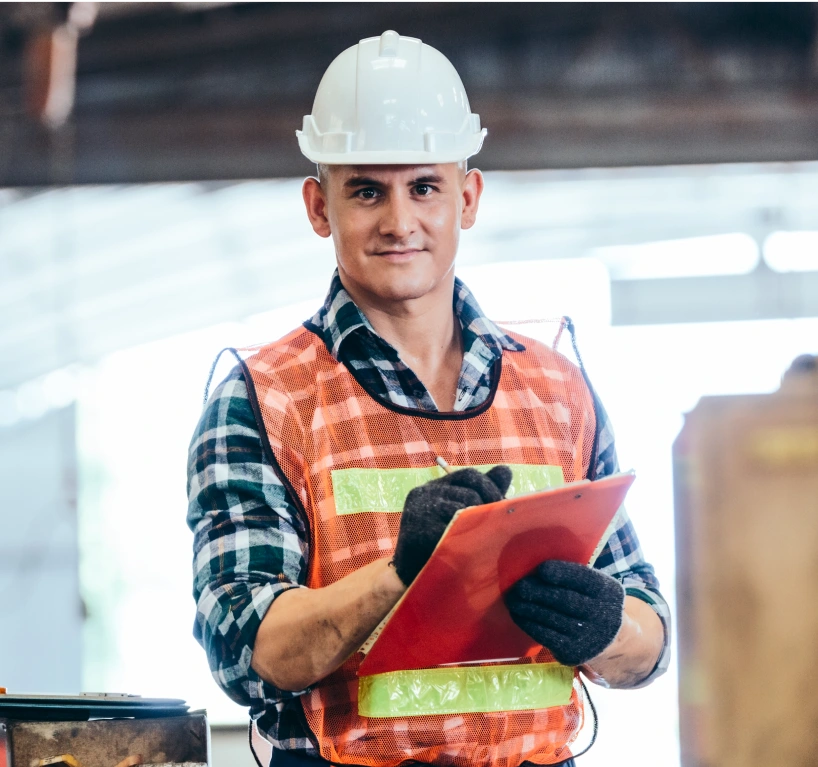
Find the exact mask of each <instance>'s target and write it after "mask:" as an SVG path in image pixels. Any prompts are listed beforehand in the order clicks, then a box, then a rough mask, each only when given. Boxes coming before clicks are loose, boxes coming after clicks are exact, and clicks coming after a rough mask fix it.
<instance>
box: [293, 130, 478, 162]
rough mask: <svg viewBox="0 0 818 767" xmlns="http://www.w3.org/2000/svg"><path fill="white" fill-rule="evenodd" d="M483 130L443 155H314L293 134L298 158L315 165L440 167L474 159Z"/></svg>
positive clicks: (300, 136) (302, 139)
mask: <svg viewBox="0 0 818 767" xmlns="http://www.w3.org/2000/svg"><path fill="white" fill-rule="evenodd" d="M486 133H487V131H486V129H485V128H483V129H482V130H481V131H480V133H478V134H476V135H475V136H473V137H472V141H471V142H469V144H470V145H469V146H467V147H462V146H461V147H458V148H457V149H456V150H450V151H447V152H442V151H439V152H425V151H383V152H355V151H352V152H318V151H315V150H314V149H313V148H312V147H311V146H310V141H309V138H308V137H307V136H306V135H305V134H304V132H303V131H300V130H297V131H296V132H295V134H296V136H298V146H299V148H300V149H301V152H302V154H303V155H304V156H305V157H306V158H307V159H308V160H310V161H311V162H314V163H315V164H316V165H442V164H444V163H450V162H462V161H463V160H467V159H468V158H469V157H473V156H474V155H476V154H477V153H478V152H479V151H480V149H481V147H482V146H483V139H484V138H485V136H486Z"/></svg>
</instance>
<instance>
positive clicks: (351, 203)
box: [188, 32, 669, 767]
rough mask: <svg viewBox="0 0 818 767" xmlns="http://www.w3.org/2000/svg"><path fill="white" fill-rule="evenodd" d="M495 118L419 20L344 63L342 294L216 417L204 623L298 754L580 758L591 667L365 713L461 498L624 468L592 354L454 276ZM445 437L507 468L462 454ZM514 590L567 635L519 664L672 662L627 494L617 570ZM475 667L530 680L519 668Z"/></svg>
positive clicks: (620, 682)
mask: <svg viewBox="0 0 818 767" xmlns="http://www.w3.org/2000/svg"><path fill="white" fill-rule="evenodd" d="M484 135H485V131H484V130H482V129H481V127H480V121H479V117H478V116H477V115H474V114H471V112H470V109H469V104H468V100H467V98H466V94H465V92H464V90H463V86H462V83H461V82H460V78H459V77H458V75H457V73H456V72H455V71H454V68H453V67H452V66H451V64H450V63H449V62H448V60H447V59H445V58H444V57H443V56H442V55H441V54H440V53H439V52H438V51H436V50H434V49H433V48H430V47H429V46H426V45H423V44H422V43H421V42H420V41H419V40H415V39H413V38H405V37H400V36H398V35H397V34H396V33H395V32H386V33H384V34H383V35H381V37H380V38H371V39H368V40H363V41H361V42H360V43H359V45H357V46H354V47H353V48H350V49H348V50H347V51H345V52H344V53H342V54H341V55H340V56H339V57H338V58H337V59H336V60H335V61H334V62H333V63H332V64H331V66H330V68H329V69H328V70H327V73H326V74H325V75H324V78H323V80H322V81H321V84H320V86H319V88H318V92H317V95H316V99H315V104H314V107H313V114H312V115H309V116H307V117H305V118H304V130H303V131H301V132H298V136H299V142H300V145H301V149H302V151H303V152H304V154H305V155H306V156H307V157H308V158H310V159H311V160H312V161H314V162H315V163H316V164H317V165H318V168H319V173H318V178H317V179H316V178H308V179H307V180H306V181H305V182H304V186H303V197H304V203H305V206H306V210H307V215H308V216H309V219H310V222H311V224H312V226H313V229H314V230H315V232H316V233H317V234H318V235H320V236H322V237H332V239H333V243H334V246H335V252H336V256H337V262H338V269H337V272H336V274H335V276H334V277H333V280H332V284H331V286H330V291H329V294H328V296H327V299H326V301H325V303H324V306H323V307H322V308H321V309H320V310H319V311H318V312H317V313H316V315H315V316H314V317H313V318H312V319H310V320H308V321H307V322H305V323H304V325H303V326H302V327H300V328H298V329H296V330H294V331H293V332H292V333H290V334H289V335H288V336H286V337H285V338H283V339H281V340H280V341H278V342H276V343H273V344H270V345H268V346H265V347H262V348H260V349H256V350H253V352H252V353H251V354H250V356H249V357H248V358H247V359H246V360H243V361H242V362H241V364H240V365H239V366H237V367H236V368H235V369H234V370H233V372H232V373H231V374H230V376H229V377H228V378H227V380H226V381H224V382H223V383H222V384H221V385H220V386H219V387H218V389H217V390H216V391H215V392H214V394H213V396H212V398H211V399H210V401H209V403H208V405H207V407H206V409H205V411H204V413H203V415H202V419H201V421H200V423H199V425H198V428H197V430H196V433H195V435H194V438H193V442H192V445H191V451H190V466H189V498H190V508H189V515H188V522H189V524H190V526H191V528H192V529H193V530H194V532H195V543H194V548H195V561H194V572H195V596H196V599H197V605H198V613H197V623H196V629H195V631H196V636H197V638H198V639H199V641H200V642H201V643H202V644H203V646H204V648H205V650H206V651H207V655H208V658H209V661H210V664H211V669H212V671H213V674H214V676H215V678H216V680H217V682H218V683H219V684H220V685H221V686H222V687H223V689H224V690H225V691H226V692H227V693H228V695H230V696H231V697H232V698H233V699H234V700H236V701H238V702H239V703H241V704H243V705H247V706H250V709H251V715H252V716H253V717H254V718H256V719H257V721H258V726H259V729H260V730H261V731H262V732H263V733H264V734H266V736H267V737H268V738H269V739H270V741H271V742H272V744H273V749H274V750H273V764H274V765H276V766H277V767H278V766H279V765H296V764H301V765H305V766H308V765H313V766H318V765H321V764H322V763H327V762H332V763H335V764H353V765H368V766H369V767H394V766H395V765H398V764H400V763H401V762H413V761H414V762H421V763H431V764H440V765H458V766H461V765H462V767H466V765H481V767H489V766H492V767H493V766H494V765H497V766H498V767H518V765H520V764H522V763H523V762H526V761H529V762H532V763H535V764H557V763H559V764H573V761H572V759H571V751H570V744H571V743H572V742H573V741H574V739H575V738H576V734H577V732H578V730H579V728H580V727H581V725H582V721H583V717H582V694H581V687H580V685H579V674H578V672H577V671H575V672H574V682H573V684H572V685H569V688H568V690H567V691H565V698H564V699H562V700H561V701H560V702H559V703H553V702H552V703H553V704H552V703H548V704H545V703H543V699H541V698H537V694H536V693H532V695H533V697H530V698H529V697H526V696H527V695H529V692H530V691H525V690H522V689H521V690H515V691H514V692H515V694H519V695H520V696H522V697H520V698H518V699H517V703H516V704H515V705H513V706H511V707H512V708H513V709H514V710H511V711H506V710H488V711H486V710H483V709H479V708H476V707H475V705H474V703H473V701H470V700H467V699H466V698H467V697H468V696H467V695H464V694H463V691H462V690H454V689H452V690H446V691H444V693H445V694H444V695H443V697H446V695H449V699H448V702H447V705H446V708H445V710H443V709H441V707H440V700H441V696H440V695H437V696H435V695H432V696H431V697H430V696H429V695H428V694H427V693H428V692H429V691H430V690H432V689H433V688H434V682H433V681H432V677H430V676H424V673H425V672H422V671H421V672H413V673H415V676H413V677H412V680H413V681H412V683H411V684H409V685H403V686H401V685H400V675H399V674H398V675H396V676H395V677H394V678H390V680H389V681H390V683H391V682H394V683H395V684H396V685H397V686H396V687H395V688H394V689H396V690H398V689H400V691H401V692H400V694H401V695H402V696H406V697H407V698H408V700H407V699H403V700H401V706H402V708H401V710H400V712H398V711H397V709H396V710H395V711H384V712H381V713H382V715H380V716H378V717H363V716H361V715H359V713H358V703H359V700H358V696H359V694H363V693H362V691H361V689H359V685H358V682H357V677H356V670H357V668H358V666H359V664H360V661H361V657H362V656H361V654H360V653H359V652H358V651H359V649H360V647H361V645H362V644H363V643H364V641H365V640H366V638H367V637H368V636H369V635H370V633H371V632H372V631H373V629H375V627H376V626H377V625H378V623H379V622H380V621H381V620H382V619H383V618H384V617H385V616H386V615H387V613H388V612H389V610H390V609H391V608H392V607H393V606H394V605H395V604H396V602H397V601H398V599H400V597H401V595H402V594H403V593H404V591H405V590H406V588H407V586H408V585H409V584H410V583H411V582H412V580H413V579H414V577H415V576H416V575H417V574H418V572H419V571H420V569H421V568H422V567H423V565H424V563H425V562H426V561H427V559H428V557H429V556H430V554H431V552H432V550H433V549H434V546H435V545H436V543H437V542H438V540H439V539H440V536H441V535H442V532H443V530H444V528H445V526H446V524H447V523H448V521H449V520H450V519H451V516H452V515H453V513H454V512H455V511H456V510H457V509H459V508H463V507H465V506H471V505H476V504H480V503H487V502H491V501H496V500H499V499H500V498H502V497H503V496H504V494H505V493H506V492H507V491H508V488H509V484H510V482H512V481H514V473H515V471H516V472H517V474H518V475H521V474H522V473H524V472H531V471H533V472H534V473H535V474H536V472H538V471H541V470H542V471H543V472H545V471H546V470H547V471H556V472H558V473H559V474H560V475H561V476H563V477H564V479H565V481H573V480H578V479H582V478H584V477H590V478H599V477H602V476H605V475H608V474H611V473H613V472H615V471H617V462H616V456H615V451H614V445H613V436H612V432H611V430H610V426H609V425H608V422H607V417H606V415H605V412H604V410H603V408H602V406H601V405H600V403H599V402H598V401H597V400H596V398H595V397H594V395H593V392H592V391H591V390H590V387H589V386H588V384H587V380H586V378H585V376H584V373H583V372H582V371H581V370H580V369H579V368H577V367H576V366H575V365H573V364H571V363H570V362H569V361H568V360H567V359H566V358H565V357H563V356H562V355H560V354H558V353H557V352H554V351H553V350H551V349H550V348H549V347H546V346H543V345H541V344H539V343H537V342H535V341H532V340H531V339H526V338H523V337H521V336H517V335H512V334H507V333H503V332H502V331H500V330H499V329H498V328H497V327H496V326H495V325H494V324H493V323H492V322H491V321H490V320H488V319H487V318H486V317H485V316H484V315H483V314H482V312H481V311H480V308H479V306H478V304H477V302H476V301H475V299H474V297H473V296H472V295H471V294H470V292H469V291H468V289H467V288H466V286H465V285H463V283H461V282H460V281H459V280H456V279H455V277H454V260H455V255H456V253H457V246H458V241H459V234H460V231H461V229H466V228H469V227H471V226H472V225H473V224H474V222H475V220H476V215H477V211H478V206H479V202H480V195H481V193H482V190H483V177H482V175H481V174H480V172H479V171H478V170H470V171H467V169H466V160H467V158H468V157H470V156H472V155H474V154H475V153H476V152H478V151H479V149H480V146H481V144H482V141H483V137H484ZM437 457H442V458H444V459H445V460H446V461H448V463H449V464H451V465H452V467H473V466H476V465H480V466H485V465H492V466H494V468H492V469H490V470H489V471H487V472H486V473H483V472H482V471H478V470H476V469H474V468H460V469H459V470H457V471H454V472H453V473H452V474H450V475H445V476H444V475H443V472H442V471H441V470H440V469H438V468H437V467H436V459H437ZM543 476H544V475H543ZM395 477H400V478H401V479H400V481H399V482H397V485H396V480H395ZM407 478H408V479H407ZM407 483H409V486H411V487H414V489H411V490H410V491H409V492H408V493H407V490H408V487H407ZM541 486H542V485H541ZM396 487H397V488H398V489H395V488H396ZM401 488H402V489H401ZM350 491H351V492H352V495H353V496H354V497H355V499H357V500H354V501H349V497H348V496H349V492H350ZM387 496H388V498H387ZM396 498H397V500H396ZM396 503H397V504H398V505H397V508H395V505H396ZM395 511H398V512H400V511H402V513H400V514H396V513H394V512H395ZM506 604H507V606H508V609H509V612H510V614H511V616H512V618H513V619H514V620H515V622H516V623H517V625H518V626H520V628H522V629H523V630H524V631H526V632H527V633H528V634H529V635H530V636H531V637H533V638H534V639H535V640H536V641H537V642H538V643H539V644H541V645H543V650H542V651H541V653H540V654H539V655H538V656H537V657H536V658H534V659H531V658H527V659H520V660H519V661H515V662H513V663H511V664H509V663H507V662H506V663H505V665H503V666H502V672H503V673H506V672H507V671H508V669H509V668H510V669H511V671H512V672H514V671H517V672H519V670H520V667H522V666H526V669H527V670H532V671H536V672H537V673H541V674H544V675H545V676H548V675H549V674H551V673H552V672H553V671H554V670H555V669H558V668H559V666H557V665H556V663H559V664H563V665H564V666H571V667H575V669H576V668H581V669H582V671H583V672H584V674H585V675H586V676H588V677H589V678H590V679H592V680H593V681H595V682H597V683H600V684H603V685H606V686H611V687H636V686H640V685H644V684H647V683H648V682H650V681H651V680H652V679H654V678H655V677H656V676H658V675H659V674H661V673H662V672H663V671H664V670H665V668H666V667H667V663H668V657H669V655H668V637H669V630H668V621H669V615H668V610H667V605H666V603H665V601H664V600H663V598H662V596H661V595H660V593H659V591H658V581H657V580H656V577H655V575H654V573H653V568H652V567H651V566H650V565H649V564H647V563H646V562H645V561H644V559H643V557H642V554H641V551H640V549H639V544H638V542H637V539H636V535H635V533H634V530H633V528H632V526H631V524H630V522H629V520H628V518H627V515H626V513H625V512H624V509H623V510H621V511H620V514H619V516H618V518H617V527H616V530H615V532H614V533H613V534H612V535H611V536H610V539H609V540H608V541H607V543H606V545H605V547H604V549H603V550H602V552H601V553H600V555H599V557H598V558H597V560H596V562H595V565H594V567H593V568H588V567H583V566H580V565H576V564H572V563H565V562H546V563H543V564H542V565H541V566H540V567H538V568H537V569H536V570H535V571H534V572H532V573H531V574H530V575H529V576H527V577H526V578H524V579H523V580H522V581H520V582H518V583H517V584H516V585H515V586H514V587H513V588H512V589H511V590H510V591H509V593H508V594H507V596H506ZM526 664H528V665H526ZM453 673H460V671H454V672H453ZM464 673H465V672H464ZM467 673H469V674H471V675H472V676H473V677H474V675H477V678H480V679H483V680H484V681H485V683H486V684H495V685H499V686H501V687H502V685H503V684H506V682H504V681H503V679H508V678H510V677H508V676H506V677H501V676H500V675H499V674H500V671H498V666H497V665H496V664H478V665H476V666H469V667H468V672H467ZM569 677H570V675H569ZM563 678H564V675H563ZM552 681H553V679H552ZM438 692H439V691H438ZM538 701H539V702H538ZM407 706H408V709H407ZM407 711H408V712H409V713H407Z"/></svg>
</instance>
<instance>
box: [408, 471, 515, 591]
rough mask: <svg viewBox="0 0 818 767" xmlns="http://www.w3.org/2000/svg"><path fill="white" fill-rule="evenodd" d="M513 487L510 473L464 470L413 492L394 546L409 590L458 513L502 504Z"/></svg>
mask: <svg viewBox="0 0 818 767" xmlns="http://www.w3.org/2000/svg"><path fill="white" fill-rule="evenodd" d="M510 484H511V469H509V468H508V466H495V467H494V468H493V469H490V470H489V471H488V472H487V473H485V474H483V473H482V472H480V471H478V470H477V469H461V470H460V471H455V472H453V473H451V474H447V475H446V476H445V477H441V478H440V479H433V480H431V481H430V482H427V483H426V484H425V485H421V486H420V487H416V488H414V489H413V490H411V491H410V492H409V495H407V496H406V502H405V503H404V505H403V514H402V516H401V520H400V531H399V532H398V542H397V544H396V546H395V557H394V563H395V570H396V572H397V574H398V577H399V578H400V579H401V581H403V583H404V584H405V585H407V586H408V585H409V584H411V583H412V581H414V580H415V578H416V577H417V574H418V573H419V572H420V571H421V569H422V568H423V566H424V565H425V564H426V562H427V561H428V560H429V557H430V556H432V552H433V551H434V549H435V546H437V544H438V542H439V541H440V538H441V536H442V535H443V532H444V531H445V530H446V527H447V526H448V524H449V522H451V520H452V517H453V516H454V514H455V512H456V511H459V510H460V509H464V508H466V507H467V506H479V505H481V504H483V503H494V502H495V501H500V500H502V499H503V498H504V497H505V494H506V492H507V491H508V488H509V485H510Z"/></svg>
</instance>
